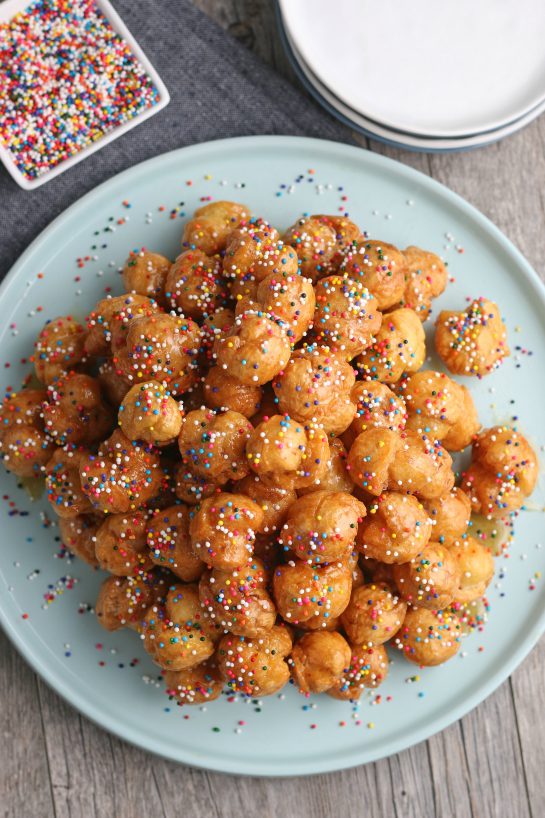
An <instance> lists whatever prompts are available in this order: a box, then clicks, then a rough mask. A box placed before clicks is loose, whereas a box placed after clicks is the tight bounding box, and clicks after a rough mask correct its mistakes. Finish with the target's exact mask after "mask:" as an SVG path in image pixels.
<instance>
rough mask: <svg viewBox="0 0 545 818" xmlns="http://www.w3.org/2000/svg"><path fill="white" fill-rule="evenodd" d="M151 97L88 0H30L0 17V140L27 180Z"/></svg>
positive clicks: (126, 50)
mask: <svg viewBox="0 0 545 818" xmlns="http://www.w3.org/2000/svg"><path fill="white" fill-rule="evenodd" d="M159 100H160V96H159V92H158V90H157V89H156V88H155V86H154V84H153V82H152V80H151V78H150V77H149V76H148V74H147V73H146V71H145V69H144V68H143V66H142V65H141V64H140V63H139V62H138V60H137V59H136V57H135V56H134V54H133V53H132V52H131V50H130V47H129V45H128V44H127V42H125V40H123V39H122V38H121V37H120V36H119V34H117V33H116V32H115V31H114V29H113V28H112V26H111V25H110V23H109V22H108V20H107V19H106V18H105V16H104V15H103V13H102V11H101V10H100V9H99V8H98V6H97V3H96V2H95V0H35V2H34V3H32V4H31V5H29V6H28V8H27V9H26V10H25V11H24V12H21V13H20V14H17V15H16V16H15V17H13V18H12V19H11V20H10V21H9V22H7V23H2V24H0V141H1V142H2V144H3V145H4V147H6V148H7V149H8V150H9V152H10V153H11V155H12V157H13V160H14V162H15V164H16V165H17V168H18V169H19V171H20V172H21V173H22V174H23V175H24V176H25V177H26V178H27V179H35V178H37V177H39V176H42V175H43V174H44V173H47V171H49V170H51V169H52V168H54V167H56V166H57V165H58V164H60V163H61V162H63V161H64V160H65V159H67V158H69V157H70V156H73V155H74V154H76V153H79V151H81V150H82V149H83V148H85V147H86V146H88V145H90V144H92V143H94V142H96V141H97V140H98V139H100V138H101V137H102V136H104V135H105V134H107V133H109V132H110V131H112V130H114V129H115V128H117V127H118V126H119V125H121V124H122V123H124V122H127V121H128V120H130V119H132V118H133V117H135V116H136V115H137V114H139V113H141V112H142V111H145V110H147V109H148V108H151V107H152V106H154V105H156V104H157V103H158V102H159Z"/></svg>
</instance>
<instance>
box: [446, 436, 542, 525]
mask: <svg viewBox="0 0 545 818" xmlns="http://www.w3.org/2000/svg"><path fill="white" fill-rule="evenodd" d="M538 473H539V464H538V460H537V457H536V454H535V452H534V450H533V449H532V447H531V446H530V444H529V443H528V441H527V440H526V438H525V437H524V436H523V435H522V434H521V433H520V432H519V431H517V430H516V429H513V428H511V427H509V426H493V427H492V428H490V429H484V430H483V431H482V432H481V433H480V434H479V435H477V437H476V438H475V440H474V441H473V448H472V461H471V465H470V467H469V469H468V470H467V472H466V473H465V475H464V479H463V482H462V489H463V490H464V491H465V492H466V494H467V495H468V496H469V499H470V500H471V507H472V509H473V511H475V512H477V513H478V514H484V515H485V516H490V517H503V516H505V515H506V514H509V513H510V512H512V511H516V510H518V509H519V508H521V507H522V506H523V505H524V502H525V500H526V499H527V498H528V497H529V496H530V494H531V493H532V492H533V490H534V488H535V486H536V483H537V478H538Z"/></svg>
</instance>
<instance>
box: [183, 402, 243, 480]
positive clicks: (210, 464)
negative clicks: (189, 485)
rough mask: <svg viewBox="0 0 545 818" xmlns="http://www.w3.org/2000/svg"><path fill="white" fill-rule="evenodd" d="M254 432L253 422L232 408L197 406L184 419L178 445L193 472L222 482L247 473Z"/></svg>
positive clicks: (236, 478)
mask: <svg viewBox="0 0 545 818" xmlns="http://www.w3.org/2000/svg"><path fill="white" fill-rule="evenodd" d="M252 432H253V426H252V424H251V423H250V421H249V420H247V419H246V418H245V417H244V415H241V414H239V413H238V412H233V411H232V410H231V409H228V410H227V412H214V411H213V410H212V409H195V410H194V411H193V412H189V413H188V414H187V415H186V416H185V417H184V418H183V420H182V428H181V430H180V434H179V437H178V446H179V448H180V453H181V455H182V459H183V461H184V463H187V464H188V466H189V468H190V469H191V471H192V472H194V473H195V474H197V475H198V476H200V477H204V478H205V479H207V480H209V481H211V482H214V483H215V484H216V485H223V484H225V483H227V481H228V480H240V479H241V478H242V477H245V476H246V475H247V474H248V471H249V467H248V464H247V462H246V456H245V450H246V444H247V442H248V440H249V439H250V436H251V434H252Z"/></svg>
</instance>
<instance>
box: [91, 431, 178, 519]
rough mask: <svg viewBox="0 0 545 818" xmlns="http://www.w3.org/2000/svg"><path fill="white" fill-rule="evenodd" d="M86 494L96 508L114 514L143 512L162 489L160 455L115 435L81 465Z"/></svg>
mask: <svg viewBox="0 0 545 818" xmlns="http://www.w3.org/2000/svg"><path fill="white" fill-rule="evenodd" d="M79 471H80V480H81V487H82V489H83V492H84V493H85V494H86V495H87V496H88V497H89V499H90V501H91V503H92V505H93V507H94V508H97V509H100V510H101V511H106V512H110V513H112V514H117V513H124V512H127V511H130V510H134V509H137V508H140V507H141V506H143V505H144V504H145V503H147V502H148V500H151V498H152V497H154V496H155V495H156V494H157V492H158V491H159V488H160V486H161V480H162V471H161V463H160V460H159V455H158V454H157V453H156V452H155V450H154V449H153V447H151V446H149V445H146V444H143V443H141V442H139V441H136V440H129V439H128V438H127V437H126V436H125V435H124V434H123V432H122V431H121V429H116V430H115V432H114V433H113V434H112V435H111V436H110V437H109V438H108V439H107V440H105V441H104V442H103V443H102V445H101V446H100V447H99V450H98V453H97V454H96V455H89V456H88V457H87V458H86V460H84V461H83V462H82V463H81V465H80V470H79Z"/></svg>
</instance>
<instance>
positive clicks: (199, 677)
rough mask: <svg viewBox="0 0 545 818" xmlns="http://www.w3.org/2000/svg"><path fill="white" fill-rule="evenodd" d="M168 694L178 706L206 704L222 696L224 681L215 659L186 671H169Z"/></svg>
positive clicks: (166, 679) (166, 675)
mask: <svg viewBox="0 0 545 818" xmlns="http://www.w3.org/2000/svg"><path fill="white" fill-rule="evenodd" d="M164 678H165V684H166V692H167V693H168V695H169V696H170V697H171V698H173V699H176V701H177V704H180V705H182V704H206V703H207V702H212V701H214V699H217V698H219V697H220V696H221V691H222V689H223V679H222V678H221V676H220V673H219V670H218V666H217V663H216V662H215V661H214V659H213V658H212V659H208V660H207V661H206V662H201V664H200V665H196V666H194V667H188V668H186V669H185V670H167V671H165V674H164Z"/></svg>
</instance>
